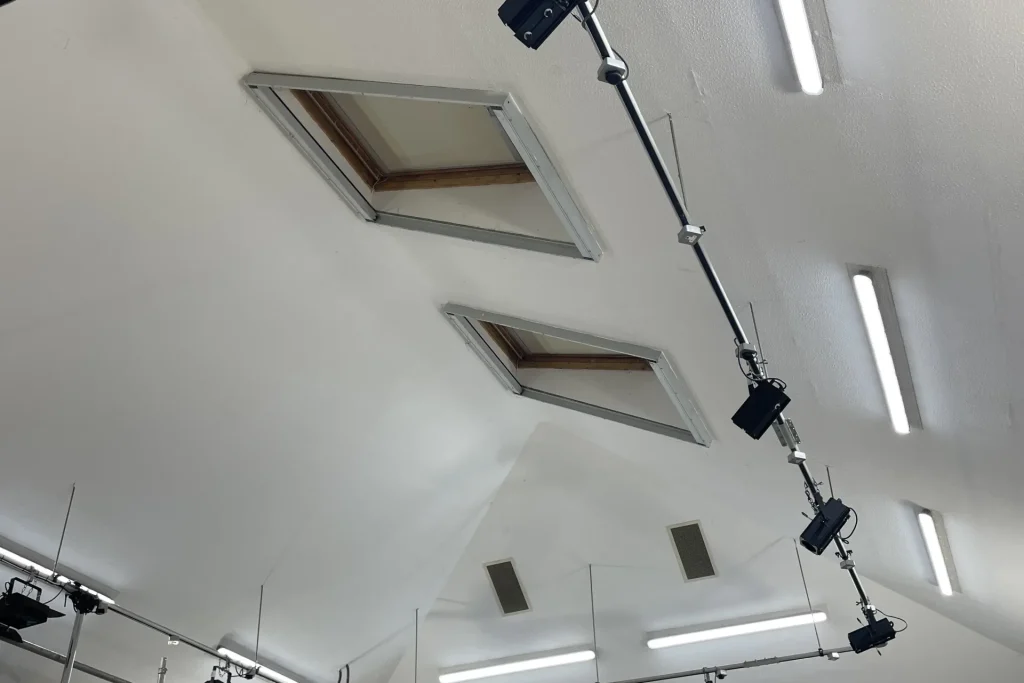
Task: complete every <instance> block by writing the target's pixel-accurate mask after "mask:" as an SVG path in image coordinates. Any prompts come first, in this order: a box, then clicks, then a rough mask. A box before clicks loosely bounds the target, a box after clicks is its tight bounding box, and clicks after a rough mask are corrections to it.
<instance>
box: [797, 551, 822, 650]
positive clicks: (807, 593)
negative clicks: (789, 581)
mask: <svg viewBox="0 0 1024 683" xmlns="http://www.w3.org/2000/svg"><path fill="white" fill-rule="evenodd" d="M793 550H795V551H796V564H797V566H798V567H800V581H801V582H803V584H804V597H805V598H807V613H808V614H813V613H814V607H812V606H811V591H810V589H808V588H807V575H806V574H804V561H803V559H802V558H801V557H800V544H799V543H797V542H796V539H795V538H794V539H793ZM811 625H812V626H814V639H815V640H816V641H817V642H818V649H819V650H820V649H821V636H820V635H819V634H818V622H816V621H814V620H813V619H812V620H811Z"/></svg>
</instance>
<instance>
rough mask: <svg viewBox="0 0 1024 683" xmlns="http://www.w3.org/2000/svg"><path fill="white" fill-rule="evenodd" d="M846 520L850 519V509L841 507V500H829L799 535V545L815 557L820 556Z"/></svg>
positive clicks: (844, 506)
mask: <svg viewBox="0 0 1024 683" xmlns="http://www.w3.org/2000/svg"><path fill="white" fill-rule="evenodd" d="M848 519H850V508H848V507H847V506H846V505H843V501H842V500H839V499H837V498H830V499H829V500H828V501H827V502H826V503H825V504H824V505H822V506H821V508H820V509H819V510H818V514H816V515H815V516H814V519H812V520H811V523H810V524H808V525H807V528H806V529H804V532H803V533H802V534H800V545H802V546H803V547H805V548H807V549H808V550H810V551H811V552H812V553H814V554H815V555H821V554H822V553H823V552H825V549H826V548H828V546H829V545H830V544H831V543H832V539H833V538H835V537H836V534H838V533H839V531H840V530H841V529H842V528H843V525H844V524H846V520H848Z"/></svg>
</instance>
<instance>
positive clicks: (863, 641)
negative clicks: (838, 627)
mask: <svg viewBox="0 0 1024 683" xmlns="http://www.w3.org/2000/svg"><path fill="white" fill-rule="evenodd" d="M895 638H896V628H895V627H894V625H893V623H892V621H890V620H889V619H882V620H881V621H872V622H871V623H870V624H868V625H867V626H862V627H860V628H859V629H857V630H856V631H853V632H852V633H850V647H852V648H853V651H854V652H856V653H858V654H859V653H861V652H866V651H867V650H870V649H871V648H873V647H884V646H885V644H886V643H888V642H889V641H890V640H894V639H895Z"/></svg>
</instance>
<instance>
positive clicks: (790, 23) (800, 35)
mask: <svg viewBox="0 0 1024 683" xmlns="http://www.w3.org/2000/svg"><path fill="white" fill-rule="evenodd" d="M779 16H780V17H781V19H782V28H783V31H784V32H785V34H786V43H788V44H789V53H790V55H791V56H792V58H793V69H794V70H795V71H796V79H797V80H798V81H799V82H800V89H801V90H803V91H804V93H805V94H807V95H820V94H821V93H822V92H823V91H824V85H823V84H822V80H821V68H820V67H819V66H818V54H817V53H816V52H815V51H814V40H813V39H812V38H811V24H810V22H809V21H808V19H807V7H806V6H804V0H779Z"/></svg>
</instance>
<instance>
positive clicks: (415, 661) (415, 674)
mask: <svg viewBox="0 0 1024 683" xmlns="http://www.w3.org/2000/svg"><path fill="white" fill-rule="evenodd" d="M414 614H415V616H414V617H413V619H414V628H413V634H414V635H413V644H412V683H418V681H419V676H420V608H419V607H417V608H416V611H415V613H414Z"/></svg>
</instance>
